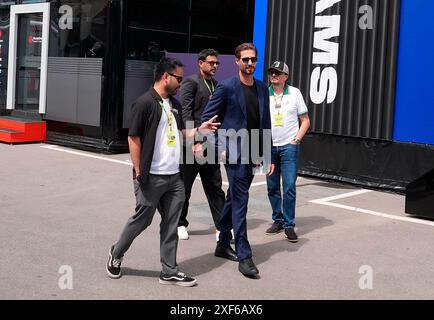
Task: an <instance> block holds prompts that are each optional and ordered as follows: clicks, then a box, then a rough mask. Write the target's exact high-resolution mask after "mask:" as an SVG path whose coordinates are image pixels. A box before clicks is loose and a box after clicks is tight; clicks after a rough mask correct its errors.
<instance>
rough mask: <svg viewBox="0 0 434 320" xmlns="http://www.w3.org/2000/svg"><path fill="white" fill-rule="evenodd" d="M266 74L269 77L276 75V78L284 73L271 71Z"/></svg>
mask: <svg viewBox="0 0 434 320" xmlns="http://www.w3.org/2000/svg"><path fill="white" fill-rule="evenodd" d="M268 74H269V75H270V76H271V75H273V74H274V75H276V76H281V75H282V74H284V72H280V71H278V70H275V69H272V70H270V71H268Z"/></svg>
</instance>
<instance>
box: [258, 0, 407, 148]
mask: <svg viewBox="0 0 434 320" xmlns="http://www.w3.org/2000/svg"><path fill="white" fill-rule="evenodd" d="M320 2H321V3H326V2H329V3H332V2H333V1H315V0H269V2H268V6H269V7H268V22H267V42H266V44H267V45H266V48H267V49H266V61H265V65H266V66H269V65H270V64H271V63H272V62H273V61H274V60H277V59H281V60H285V61H286V62H287V63H288V65H289V69H290V79H289V82H290V83H291V85H293V86H295V87H298V88H300V90H301V91H302V93H303V96H304V98H305V100H306V103H307V104H308V108H309V115H310V117H311V122H312V124H311V131H312V132H316V133H326V134H336V135H343V136H352V137H363V138H373V139H384V140H391V139H392V134H393V119H394V103H395V101H394V98H395V81H396V61H397V46H398V33H399V15H400V0H364V1H362V0H341V1H335V2H336V3H335V4H333V5H332V6H331V7H330V8H328V9H325V10H324V11H322V12H320V13H318V14H316V5H317V3H320ZM365 5H368V6H370V7H371V8H372V13H373V28H372V29H361V28H360V26H359V20H360V19H361V18H362V17H363V16H364V15H365V12H363V13H360V12H359V10H360V9H361V7H362V6H365ZM330 15H339V16H340V27H339V35H338V36H337V37H336V36H335V37H333V36H332V37H330V38H328V39H327V37H325V39H324V40H326V41H330V42H334V43H338V45H339V50H338V60H337V64H324V65H322V64H313V54H314V52H323V51H322V50H320V49H318V48H314V35H315V32H317V35H318V32H321V31H322V30H324V29H325V28H316V27H315V19H316V18H317V23H318V21H319V19H321V18H320V17H323V16H330ZM363 21H364V22H366V21H367V20H365V19H363ZM332 35H333V34H332ZM329 48H330V47H329ZM317 67H320V68H321V71H323V70H324V69H326V68H328V67H331V68H333V69H334V70H335V71H336V74H337V86H336V87H337V93H336V96H335V99H334V101H333V102H331V103H327V99H326V100H325V101H324V102H322V103H319V104H316V103H314V102H313V101H312V96H311V94H310V92H311V75H312V73H313V71H314V69H315V68H317ZM264 79H267V75H265V77H264ZM314 84H316V82H313V83H312V85H314ZM332 96H333V95H332Z"/></svg>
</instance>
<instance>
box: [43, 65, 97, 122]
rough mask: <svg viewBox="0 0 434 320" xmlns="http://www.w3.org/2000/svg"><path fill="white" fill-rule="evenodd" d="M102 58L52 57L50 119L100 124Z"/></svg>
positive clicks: (49, 94)
mask: <svg viewBox="0 0 434 320" xmlns="http://www.w3.org/2000/svg"><path fill="white" fill-rule="evenodd" d="M101 86H102V59H99V58H92V59H87V58H62V57H49V58H48V83H47V112H46V114H45V116H44V119H46V120H55V121H62V122H69V123H73V124H83V125H89V126H95V127H99V126H100V117H101Z"/></svg>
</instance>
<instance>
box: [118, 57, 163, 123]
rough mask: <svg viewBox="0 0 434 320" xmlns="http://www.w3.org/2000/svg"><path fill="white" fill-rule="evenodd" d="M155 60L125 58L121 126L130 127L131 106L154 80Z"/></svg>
mask: <svg viewBox="0 0 434 320" xmlns="http://www.w3.org/2000/svg"><path fill="white" fill-rule="evenodd" d="M155 65H156V62H151V61H139V60H127V61H126V63H125V89H124V114H123V128H129V127H130V120H131V119H130V118H131V117H130V114H131V106H132V105H133V103H134V101H135V100H136V99H137V98H138V97H140V96H141V95H142V94H144V93H145V92H146V91H147V90H148V89H149V88H150V87H151V86H152V84H153V82H154V67H155Z"/></svg>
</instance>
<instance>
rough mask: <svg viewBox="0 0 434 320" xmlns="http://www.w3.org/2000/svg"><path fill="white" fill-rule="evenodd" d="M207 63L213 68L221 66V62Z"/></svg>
mask: <svg viewBox="0 0 434 320" xmlns="http://www.w3.org/2000/svg"><path fill="white" fill-rule="evenodd" d="M205 62H206V63H208V64H209V65H210V66H211V67H214V66H219V65H220V62H219V61H205Z"/></svg>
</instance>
